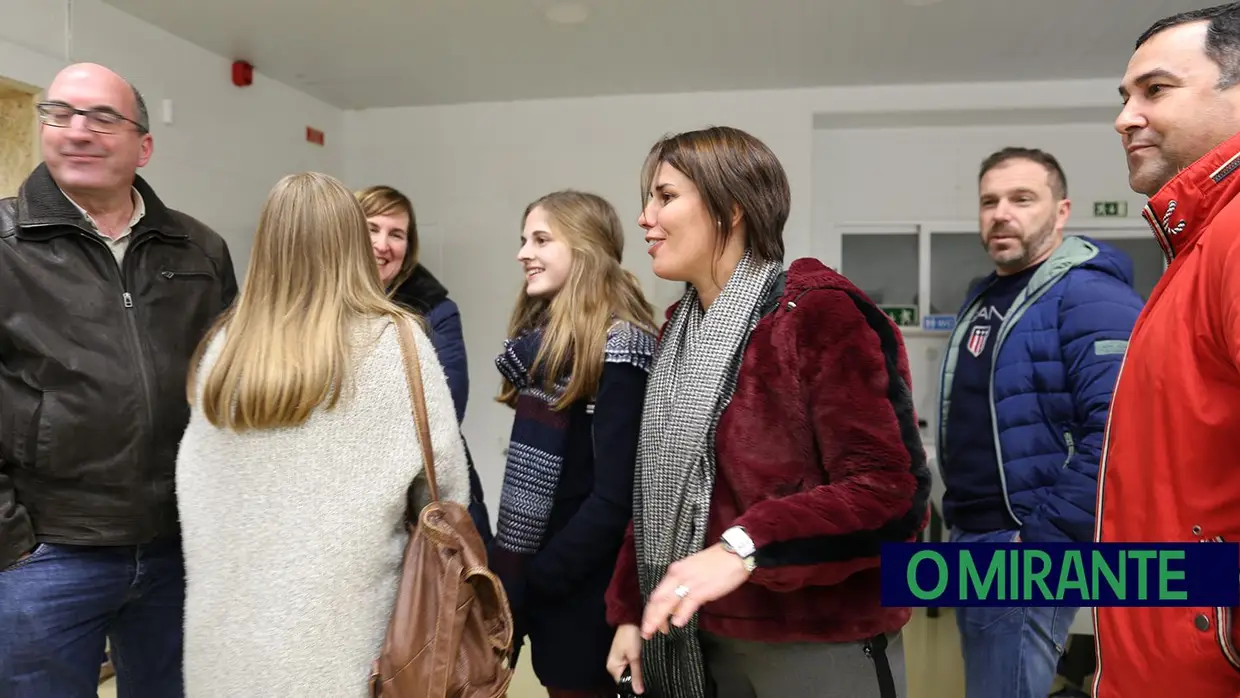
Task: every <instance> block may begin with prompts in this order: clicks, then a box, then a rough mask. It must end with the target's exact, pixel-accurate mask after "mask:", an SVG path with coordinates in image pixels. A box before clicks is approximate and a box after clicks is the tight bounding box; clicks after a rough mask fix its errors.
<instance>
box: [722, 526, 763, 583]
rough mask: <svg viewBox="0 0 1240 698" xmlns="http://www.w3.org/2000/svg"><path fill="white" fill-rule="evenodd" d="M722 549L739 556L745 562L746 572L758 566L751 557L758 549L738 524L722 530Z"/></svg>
mask: <svg viewBox="0 0 1240 698" xmlns="http://www.w3.org/2000/svg"><path fill="white" fill-rule="evenodd" d="M723 549H724V550H726V551H728V552H730V553H733V554H735V555H737V556H738V557H740V559H741V560H742V561H744V563H745V571H746V572H753V571H754V569H755V568H756V567H757V566H758V563H757V562H756V561H754V557H753V556H754V553H756V552H757V551H758V549H757V548H756V547H754V544H753V539H752V538H750V537H749V534H748V533H746V532H745V529H744V528H742V527H740V526H733V527H732V528H729V529H728V530H726V531H724V532H723Z"/></svg>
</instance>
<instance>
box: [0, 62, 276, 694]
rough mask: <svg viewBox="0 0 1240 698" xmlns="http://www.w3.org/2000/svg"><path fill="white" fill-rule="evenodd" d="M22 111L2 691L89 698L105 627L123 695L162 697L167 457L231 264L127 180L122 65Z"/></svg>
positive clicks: (174, 677)
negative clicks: (26, 157) (25, 169)
mask: <svg viewBox="0 0 1240 698" xmlns="http://www.w3.org/2000/svg"><path fill="white" fill-rule="evenodd" d="M38 110H39V119H40V121H41V123H42V126H41V129H40V138H41V143H42V152H43V160H44V162H43V163H42V164H40V165H39V166H38V167H37V168H36V169H35V170H34V172H33V173H32V174H31V175H30V177H29V178H28V179H27V180H26V181H25V183H24V184H23V185H22V187H21V189H20V191H19V192H18V194H17V196H16V197H12V198H8V199H4V200H0V696H5V697H6V698H36V697H38V698H43V697H45V696H56V697H57V698H79V697H81V698H85V697H86V696H91V697H93V696H95V695H97V690H98V678H99V666H100V661H101V658H102V656H103V651H104V644H105V640H107V641H109V642H110V644H111V653H112V659H113V664H114V665H115V667H116V671H117V680H118V682H119V684H120V686H121V690H122V692H123V693H126V694H129V695H138V696H143V697H144V698H147V697H149V698H171V697H178V698H179V697H180V696H182V695H183V689H182V679H181V647H182V639H181V623H182V607H183V604H184V574H185V572H184V567H183V563H182V557H181V548H180V541H179V527H178V522H177V509H176V501H175V486H174V482H175V481H174V475H175V473H174V470H175V463H176V455H177V448H178V443H179V441H180V438H181V434H182V431H183V430H184V428H185V425H186V422H187V420H188V406H187V404H186V397H185V395H186V391H185V380H186V371H187V367H188V364H189V361H190V360H191V356H192V355H193V353H194V350H195V348H196V346H197V344H198V342H199V340H200V338H201V337H202V336H203V335H204V333H205V332H206V330H207V329H208V327H209V326H210V325H211V323H212V322H214V321H215V320H216V318H217V317H218V316H219V315H220V314H221V313H222V312H223V311H224V310H225V309H226V308H227V307H228V306H229V305H230V304H231V303H232V300H233V297H234V296H235V295H236V290H237V283H236V278H235V276H234V272H233V267H232V260H231V258H230V257H229V252H228V247H227V245H226V244H225V242H224V240H223V239H222V238H221V237H220V236H219V235H217V234H216V233H214V232H213V231H212V230H211V229H209V228H207V227H206V226H205V225H203V224H202V223H200V222H198V221H196V220H194V219H193V218H191V217H189V216H187V215H185V214H183V213H180V212H178V211H174V210H172V209H169V208H167V207H166V206H165V205H164V203H163V202H162V201H160V199H159V198H158V197H157V196H156V195H155V192H154V191H153V190H152V189H151V187H150V185H149V184H147V183H146V181H144V180H143V179H142V178H141V177H138V176H137V174H136V172H137V169H138V168H139V167H142V166H144V165H146V164H147V162H148V161H149V160H150V157H151V152H152V139H151V134H150V130H149V121H148V116H147V111H146V107H145V104H144V103H143V100H142V97H141V95H140V94H139V93H138V91H137V90H136V89H134V88H133V87H132V86H131V85H130V84H129V83H128V82H126V81H125V80H124V79H123V78H122V77H120V76H119V75H117V74H116V73H113V72H112V71H110V70H108V69H107V68H104V67H102V66H98V65H93V64H80V65H73V66H70V67H68V68H66V69H65V70H63V71H62V72H61V73H60V74H59V75H57V77H56V79H55V80H54V81H53V83H52V85H51V86H50V87H49V88H48V90H47V99H46V101H45V102H43V103H42V104H39V105H38ZM260 683H261V678H260ZM260 692H261V689H260Z"/></svg>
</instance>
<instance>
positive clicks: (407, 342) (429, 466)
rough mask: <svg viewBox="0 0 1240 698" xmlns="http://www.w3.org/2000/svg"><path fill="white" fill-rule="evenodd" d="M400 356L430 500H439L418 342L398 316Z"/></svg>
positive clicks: (407, 324)
mask: <svg viewBox="0 0 1240 698" xmlns="http://www.w3.org/2000/svg"><path fill="white" fill-rule="evenodd" d="M396 327H397V329H398V330H399V332H398V337H399V339H400V353H401V358H402V359H404V363H405V382H407V383H408V384H409V402H410V403H411V404H412V407H413V422H414V424H415V425H416V426H417V429H418V442H419V443H420V444H422V468H423V470H425V471H426V482H427V484H428V485H429V486H430V490H431V501H432V502H438V501H439V484H438V483H437V482H435V449H434V448H432V447H431V426H430V419H429V418H428V417H427V415H426V393H425V392H424V391H423V390H422V367H421V362H420V361H419V360H418V344H417V342H415V341H414V339H413V330H411V329H409V320H408V319H406V318H398V319H397V320H396Z"/></svg>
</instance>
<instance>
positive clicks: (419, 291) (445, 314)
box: [392, 264, 491, 543]
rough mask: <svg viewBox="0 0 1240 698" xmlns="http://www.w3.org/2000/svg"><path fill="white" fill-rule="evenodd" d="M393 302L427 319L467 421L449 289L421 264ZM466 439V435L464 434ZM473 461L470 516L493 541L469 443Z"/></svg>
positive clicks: (460, 337) (460, 345)
mask: <svg viewBox="0 0 1240 698" xmlns="http://www.w3.org/2000/svg"><path fill="white" fill-rule="evenodd" d="M392 299H393V300H395V301H396V302H397V303H400V304H401V305H403V306H405V307H406V308H409V309H410V310H412V311H414V312H415V313H417V314H419V315H421V316H422V317H424V318H425V319H426V324H427V325H428V326H429V330H428V333H429V334H430V339H431V345H433V346H434V347H435V355H436V357H437V358H438V359H439V363H440V365H442V366H443V372H444V376H445V377H446V378H447V379H448V391H449V392H451V393H452V403H453V405H454V406H455V407H456V421H457V422H458V423H464V422H465V405H466V403H467V402H469V362H468V361H467V356H466V354H465V332H464V330H463V328H462V327H461V311H460V309H459V308H457V307H456V303H455V302H453V301H452V299H451V298H448V289H447V288H445V287H444V285H443V284H441V283H439V279H436V278H435V277H434V275H433V274H431V273H430V271H429V270H427V268H426V267H424V266H422V265H421V264H419V265H417V266H415V267H414V268H413V273H412V274H410V275H409V278H408V279H405V281H404V283H402V284H401V285H400V286H399V287H397V289H396V292H395V293H393V294H392ZM462 438H464V435H462ZM465 457H466V458H467V459H468V460H469V495H470V500H471V501H470V505H469V513H470V515H471V516H472V518H473V520H474V526H475V527H476V528H477V529H478V533H479V534H480V535H481V536H482V541H483V542H484V543H490V542H491V518H490V515H489V514H488V513H487V508H486V502H485V499H484V494H483V491H482V479H481V478H479V477H478V470H477V468H475V467H474V461H473V454H471V453H470V452H469V444H465Z"/></svg>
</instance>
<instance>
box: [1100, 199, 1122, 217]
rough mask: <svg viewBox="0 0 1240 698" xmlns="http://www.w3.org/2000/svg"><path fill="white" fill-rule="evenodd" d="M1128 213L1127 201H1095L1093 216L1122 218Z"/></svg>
mask: <svg viewBox="0 0 1240 698" xmlns="http://www.w3.org/2000/svg"><path fill="white" fill-rule="evenodd" d="M1127 215H1128V202H1127V201H1095V202H1094V217H1095V218H1123V217H1124V216H1127Z"/></svg>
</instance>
